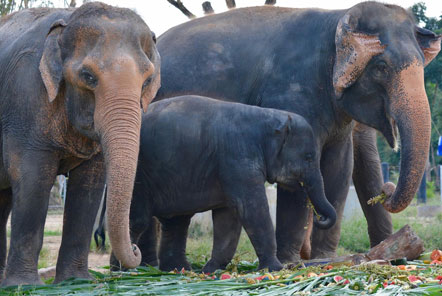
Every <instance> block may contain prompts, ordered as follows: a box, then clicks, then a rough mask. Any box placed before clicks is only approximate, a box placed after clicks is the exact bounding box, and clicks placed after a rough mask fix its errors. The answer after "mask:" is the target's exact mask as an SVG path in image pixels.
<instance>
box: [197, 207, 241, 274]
mask: <svg viewBox="0 0 442 296" xmlns="http://www.w3.org/2000/svg"><path fill="white" fill-rule="evenodd" d="M212 220H213V247H212V257H211V258H210V260H209V261H208V262H207V263H206V265H204V267H203V272H205V273H206V272H208V273H212V272H214V271H215V270H217V269H225V268H226V266H227V264H229V263H230V261H231V260H232V258H233V255H235V251H236V247H237V246H238V241H239V237H240V235H241V228H242V225H241V221H240V220H239V217H238V216H237V215H236V213H235V211H234V209H232V208H230V207H226V208H219V209H215V210H212Z"/></svg>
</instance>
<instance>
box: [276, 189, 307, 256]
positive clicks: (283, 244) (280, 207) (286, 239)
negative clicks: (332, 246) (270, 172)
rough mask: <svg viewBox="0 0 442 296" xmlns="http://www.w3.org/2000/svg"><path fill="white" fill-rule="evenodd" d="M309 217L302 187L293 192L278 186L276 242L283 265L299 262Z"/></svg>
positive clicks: (305, 196)
mask: <svg viewBox="0 0 442 296" xmlns="http://www.w3.org/2000/svg"><path fill="white" fill-rule="evenodd" d="M308 215H309V209H308V207H307V195H306V194H305V192H304V191H303V190H302V189H301V188H300V187H298V188H295V191H293V192H292V191H288V190H285V189H284V188H282V187H281V186H278V189H277V203H276V242H277V248H278V249H277V255H278V259H279V260H280V261H281V262H282V263H291V262H297V261H299V259H300V252H301V248H302V245H303V242H304V237H305V234H306V230H307V223H308V222H307V221H308Z"/></svg>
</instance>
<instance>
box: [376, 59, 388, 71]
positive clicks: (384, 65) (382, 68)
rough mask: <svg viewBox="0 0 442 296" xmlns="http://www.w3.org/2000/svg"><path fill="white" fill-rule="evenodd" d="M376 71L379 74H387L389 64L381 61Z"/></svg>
mask: <svg viewBox="0 0 442 296" xmlns="http://www.w3.org/2000/svg"><path fill="white" fill-rule="evenodd" d="M376 70H377V71H378V72H379V73H385V72H387V63H386V62H384V61H380V62H378V63H376Z"/></svg>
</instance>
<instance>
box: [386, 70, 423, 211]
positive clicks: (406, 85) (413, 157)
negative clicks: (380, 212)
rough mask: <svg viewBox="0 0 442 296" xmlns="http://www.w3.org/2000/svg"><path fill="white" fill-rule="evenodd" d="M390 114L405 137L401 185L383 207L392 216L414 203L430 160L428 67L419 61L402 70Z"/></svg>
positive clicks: (394, 87)
mask: <svg viewBox="0 0 442 296" xmlns="http://www.w3.org/2000/svg"><path fill="white" fill-rule="evenodd" d="M388 92H389V95H390V98H392V103H391V105H390V114H391V115H392V117H393V119H394V120H395V121H396V123H397V125H398V129H399V134H400V137H401V166H400V175H399V180H398V185H397V187H396V190H395V191H394V193H393V194H392V195H391V196H390V197H389V196H387V199H386V201H385V202H384V203H383V206H384V208H385V209H386V210H387V211H389V212H392V213H397V212H400V211H402V210H404V209H405V208H406V207H407V206H408V205H409V204H410V203H411V201H412V200H413V197H414V195H415V194H416V191H417V189H418V187H419V184H420V182H421V180H422V176H423V174H424V170H425V165H426V163H427V160H428V153H429V147H430V137H431V115H430V107H429V105H428V99H427V95H426V93H425V88H424V67H423V65H422V64H421V63H419V62H417V61H415V62H414V63H412V64H410V65H409V66H407V67H406V68H404V69H402V70H401V71H400V72H399V73H398V75H397V77H396V78H395V80H394V81H393V83H392V84H391V87H390V89H389V90H388Z"/></svg>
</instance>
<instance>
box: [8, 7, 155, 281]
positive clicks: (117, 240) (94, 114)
mask: <svg viewBox="0 0 442 296" xmlns="http://www.w3.org/2000/svg"><path fill="white" fill-rule="evenodd" d="M153 39H154V38H153V35H152V33H151V31H150V30H149V28H148V27H147V25H146V24H145V23H144V21H143V20H142V19H141V18H140V17H139V16H138V15H137V14H136V13H134V12H133V11H131V10H129V9H121V8H115V7H112V6H108V5H105V4H102V3H99V2H93V3H87V4H85V5H83V6H81V7H80V8H78V9H46V8H38V9H28V10H23V11H20V12H17V13H14V14H11V15H9V16H5V17H2V18H1V20H0V131H1V133H0V143H1V145H2V150H1V153H0V223H1V224H0V229H1V233H0V235H1V237H0V240H1V245H0V270H1V271H2V274H3V270H4V278H3V280H2V285H3V286H9V285H18V284H41V283H42V282H41V280H40V278H39V276H38V273H37V263H38V256H39V253H40V250H41V247H42V243H43V230H44V223H45V219H46V213H47V209H48V201H49V192H50V190H51V187H52V185H53V184H54V180H55V177H56V175H57V174H66V173H69V186H68V189H67V196H66V204H65V212H64V223H63V237H62V242H61V247H60V252H59V255H58V260H57V267H56V277H55V282H60V281H62V280H65V279H67V278H70V277H79V278H88V277H90V275H89V273H88V270H87V266H88V252H89V247H90V241H91V234H92V227H93V223H94V219H95V216H96V212H97V210H98V206H99V203H100V196H101V192H102V190H103V185H104V182H105V179H106V183H107V185H108V201H107V209H108V212H107V214H108V216H109V219H108V221H109V233H110V240H111V245H112V247H113V248H114V250H115V251H116V252H117V253H118V254H117V257H118V259H119V260H120V261H121V262H122V264H123V265H124V266H127V267H134V266H136V265H138V264H139V262H140V259H141V255H140V253H139V250H138V249H137V248H136V247H135V248H133V246H132V244H131V242H130V236H129V210H130V200H131V197H132V188H133V182H134V178H135V173H136V163H137V158H138V149H139V132H140V128H141V113H142V110H141V108H140V106H141V105H142V106H143V107H144V108H147V105H148V104H149V102H150V101H151V99H152V98H153V96H154V95H155V93H156V91H157V89H158V87H159V70H160V61H159V55H158V52H157V50H156V46H155V43H154V40H153ZM101 151H102V152H103V153H101ZM11 208H12V217H11V241H10V247H9V253H8V258H7V264H6V267H5V259H6V221H7V218H8V216H9V213H10V211H11Z"/></svg>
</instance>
